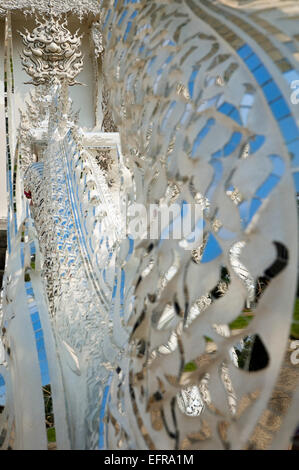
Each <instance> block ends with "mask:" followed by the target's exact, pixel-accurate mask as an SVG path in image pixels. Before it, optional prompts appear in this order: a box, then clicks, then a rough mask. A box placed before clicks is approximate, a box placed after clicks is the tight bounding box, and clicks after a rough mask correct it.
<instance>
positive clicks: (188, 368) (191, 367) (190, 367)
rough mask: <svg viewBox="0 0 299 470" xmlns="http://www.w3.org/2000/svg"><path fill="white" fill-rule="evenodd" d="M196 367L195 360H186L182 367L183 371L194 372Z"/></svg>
mask: <svg viewBox="0 0 299 470" xmlns="http://www.w3.org/2000/svg"><path fill="white" fill-rule="evenodd" d="M196 369H197V366H196V364H195V362H193V361H192V362H188V364H186V365H185V367H184V372H194V371H195V370H196Z"/></svg>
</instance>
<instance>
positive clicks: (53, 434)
mask: <svg viewBox="0 0 299 470" xmlns="http://www.w3.org/2000/svg"><path fill="white" fill-rule="evenodd" d="M47 434H48V442H56V430H55V428H50V429H48V432H47Z"/></svg>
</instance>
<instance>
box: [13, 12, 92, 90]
mask: <svg viewBox="0 0 299 470" xmlns="http://www.w3.org/2000/svg"><path fill="white" fill-rule="evenodd" d="M36 23H37V27H36V28H35V29H34V30H33V31H32V33H30V32H29V31H28V30H27V29H26V33H25V34H24V33H20V34H21V36H22V38H23V43H24V45H25V48H24V49H23V54H22V56H21V59H22V64H23V67H24V70H25V71H26V72H27V74H28V75H29V76H30V77H31V78H32V82H28V83H29V84H33V85H44V84H48V83H53V82H55V81H62V80H66V81H67V83H68V85H70V86H72V85H76V84H78V82H76V81H75V77H76V76H77V75H78V74H79V73H80V72H81V70H82V68H83V59H82V53H81V51H80V49H79V48H80V44H81V38H82V35H81V36H79V35H78V31H76V33H75V34H74V35H73V34H71V32H70V31H69V30H68V29H67V20H66V19H64V20H63V21H61V20H60V19H59V17H58V16H57V15H56V14H55V13H53V12H52V9H50V14H48V15H47V16H43V17H42V21H39V20H38V19H36Z"/></svg>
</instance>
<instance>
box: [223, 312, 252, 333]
mask: <svg viewBox="0 0 299 470" xmlns="http://www.w3.org/2000/svg"><path fill="white" fill-rule="evenodd" d="M252 319H253V315H246V316H245V315H240V316H239V317H238V318H236V320H234V321H233V322H232V323H230V324H229V327H230V329H231V330H242V329H243V328H246V327H247V326H248V325H249V323H250V322H251V320H252Z"/></svg>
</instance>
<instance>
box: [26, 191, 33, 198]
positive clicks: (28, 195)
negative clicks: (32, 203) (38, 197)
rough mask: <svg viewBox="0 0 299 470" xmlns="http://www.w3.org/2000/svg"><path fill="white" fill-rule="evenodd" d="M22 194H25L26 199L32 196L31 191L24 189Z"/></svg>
mask: <svg viewBox="0 0 299 470" xmlns="http://www.w3.org/2000/svg"><path fill="white" fill-rule="evenodd" d="M24 194H25V196H26V197H27V199H31V197H32V196H31V191H28V192H27V191H24Z"/></svg>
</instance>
